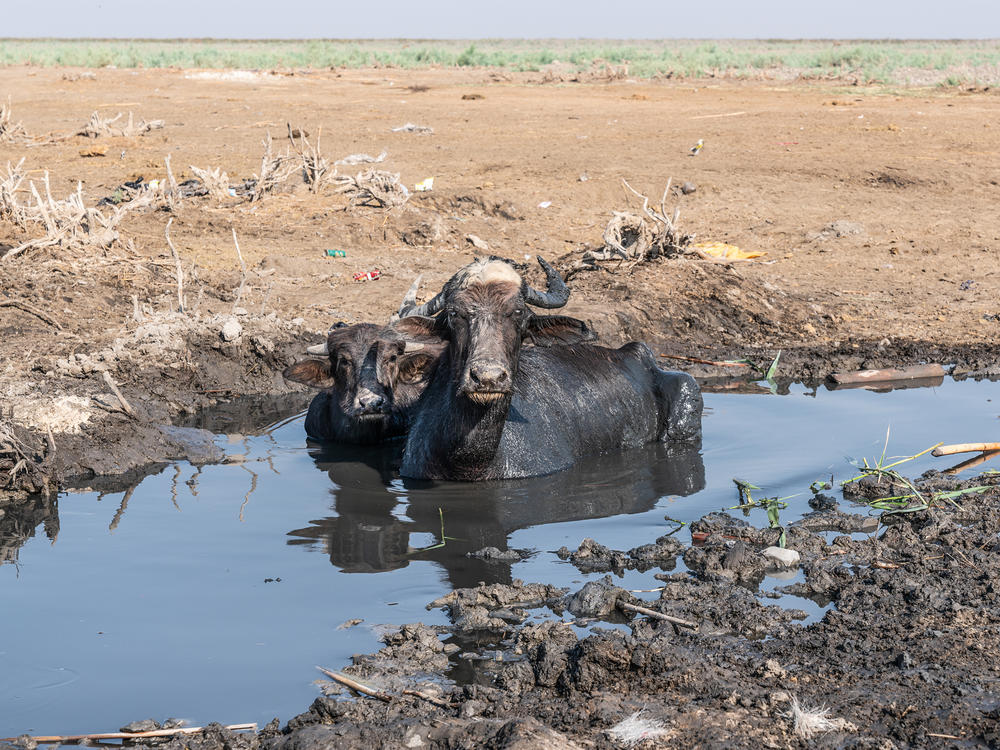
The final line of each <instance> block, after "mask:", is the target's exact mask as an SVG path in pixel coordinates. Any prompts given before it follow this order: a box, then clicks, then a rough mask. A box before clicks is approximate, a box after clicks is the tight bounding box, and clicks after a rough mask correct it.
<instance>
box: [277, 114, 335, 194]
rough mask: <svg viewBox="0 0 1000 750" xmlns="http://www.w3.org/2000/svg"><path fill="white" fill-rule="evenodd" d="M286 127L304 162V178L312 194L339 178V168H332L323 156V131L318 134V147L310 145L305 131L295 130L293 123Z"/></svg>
mask: <svg viewBox="0 0 1000 750" xmlns="http://www.w3.org/2000/svg"><path fill="white" fill-rule="evenodd" d="M286 125H287V127H288V140H289V141H290V142H291V144H292V148H293V149H295V153H297V154H298V155H299V159H300V160H301V162H302V178H303V179H304V180H305V182H306V184H307V185H308V186H309V189H310V190H311V191H312V192H314V193H318V192H319V191H320V188H322V187H323V185H325V184H326V183H328V182H330V181H331V180H333V179H334V178H335V177H336V176H337V168H336V167H335V166H332V165H331V164H330V162H329V160H328V159H327V158H326V157H325V156H323V152H322V150H321V148H320V139H321V138H322V137H323V131H322V130H320V131H319V132H318V133H317V134H316V145H315V146H313V145H312V144H311V143H309V139H308V138H307V137H306V134H305V132H304V131H303V130H293V129H292V125H291V123H286ZM296 137H298V139H299V143H298V144H296V142H295V139H296Z"/></svg>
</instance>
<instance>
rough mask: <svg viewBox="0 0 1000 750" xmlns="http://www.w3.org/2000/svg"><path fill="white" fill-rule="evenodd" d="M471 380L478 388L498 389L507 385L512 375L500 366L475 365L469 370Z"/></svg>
mask: <svg viewBox="0 0 1000 750" xmlns="http://www.w3.org/2000/svg"><path fill="white" fill-rule="evenodd" d="M469 378H470V379H471V380H472V382H473V383H475V384H476V385H477V386H480V387H483V388H498V387H500V386H505V385H506V383H507V381H508V380H509V379H510V375H509V374H508V373H507V369H506V368H505V367H501V366H500V365H474V366H473V367H470V368H469Z"/></svg>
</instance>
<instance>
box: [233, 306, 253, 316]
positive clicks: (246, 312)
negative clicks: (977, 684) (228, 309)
mask: <svg viewBox="0 0 1000 750" xmlns="http://www.w3.org/2000/svg"><path fill="white" fill-rule="evenodd" d="M249 314H250V311H249V310H247V309H246V308H245V307H235V308H233V315H239V316H241V317H245V316H247V315H249Z"/></svg>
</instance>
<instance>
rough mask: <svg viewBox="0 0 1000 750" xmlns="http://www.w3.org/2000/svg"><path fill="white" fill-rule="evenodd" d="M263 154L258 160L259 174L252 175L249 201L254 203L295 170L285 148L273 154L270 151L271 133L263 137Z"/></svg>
mask: <svg viewBox="0 0 1000 750" xmlns="http://www.w3.org/2000/svg"><path fill="white" fill-rule="evenodd" d="M263 143H264V155H263V156H262V157H261V160H260V174H257V175H254V180H255V182H254V186H253V190H252V191H251V192H250V202H251V203H255V202H256V201H259V200H260V199H261V198H263V197H264V196H265V195H266V194H267V193H270V192H273V191H274V189H275V188H276V187H277V186H278V185H280V184H281V183H283V182H284V181H285V180H287V179H288V178H289V177H291V176H292V174H293V173H294V172H295V169H296V166H295V163H294V160H293V159H292V156H291V154H290V153H289V152H288V150H287V149H286V151H285V153H283V154H278V155H277V156H274V154H273V153H272V151H271V134H270V133H268V134H267V136H266V137H265V138H264V141H263Z"/></svg>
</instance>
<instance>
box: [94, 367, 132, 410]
mask: <svg viewBox="0 0 1000 750" xmlns="http://www.w3.org/2000/svg"><path fill="white" fill-rule="evenodd" d="M101 377H102V378H103V379H104V384H105V385H106V386H107V387H108V388H110V389H111V392H112V393H113V394H115V398H117V399H118V403H120V404H121V405H122V411H124V412H125V413H126V414H128V415H129V416H130V417H133V418H134V417H135V411H134V410H133V409H132V405H131V404H130V403H129V402H128V401H126V400H125V397H124V396H123V395H122V392H121V391H120V390H118V386H117V385H115V381H114V380H113V379H112V377H111V375H110V374H109V373H108V371H107V370H104V371H102V372H101Z"/></svg>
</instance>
